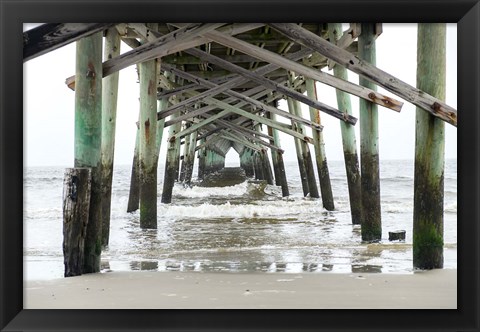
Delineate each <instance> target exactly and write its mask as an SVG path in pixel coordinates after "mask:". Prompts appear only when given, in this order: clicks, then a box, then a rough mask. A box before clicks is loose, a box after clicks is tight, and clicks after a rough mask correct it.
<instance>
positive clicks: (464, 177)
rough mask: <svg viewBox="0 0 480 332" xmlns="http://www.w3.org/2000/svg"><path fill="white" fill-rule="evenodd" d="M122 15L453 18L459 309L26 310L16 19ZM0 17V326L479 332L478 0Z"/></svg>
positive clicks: (109, 7)
mask: <svg viewBox="0 0 480 332" xmlns="http://www.w3.org/2000/svg"><path fill="white" fill-rule="evenodd" d="M123 21H129V22H130V21H134V22H151V21H157V22H162V21H163V22H165V21H172V22H215V21H222V22H253V21H262V22H273V21H281V22H299V21H304V22H308V21H310V22H314V21H315V22H319V21H323V22H374V21H377V22H385V23H390V22H405V23H410V22H451V23H458V49H459V52H458V80H459V84H458V114H459V116H458V119H459V122H458V130H459V133H458V173H459V177H458V188H459V198H458V205H459V209H458V237H459V240H458V257H459V258H460V259H459V260H458V309H457V310H281V311H280V310H218V311H215V310H122V311H120V310H23V296H22V294H23V275H22V269H23V247H22V241H23V228H22V219H23V114H22V109H23V96H22V94H23V75H22V63H23V62H22V38H21V36H22V35H21V32H22V24H23V23H36V22H123ZM0 24H1V27H0V33H1V37H0V46H1V47H0V52H1V54H0V73H1V74H0V76H1V81H0V103H1V112H0V125H1V131H0V137H1V146H0V188H1V189H0V190H1V192H0V204H1V205H0V215H1V220H0V236H1V240H0V266H1V269H0V287H1V288H0V292H1V293H0V301H1V302H0V329H1V330H2V331H70V330H72V331H73V330H75V331H90V330H96V331H120V330H121V331H127V330H132V331H145V330H148V331H155V330H159V331H180V330H189V331H190V330H206V331H211V330H222V331H223V330H249V331H256V330H259V331H267V330H268V331H270V330H293V331H300V330H315V331H317V330H318V331H337V330H338V331H413V330H421V331H479V328H480V323H479V318H478V312H479V311H480V308H479V289H480V287H479V283H480V276H479V253H480V250H479V239H480V233H479V225H478V224H479V209H478V206H479V205H480V204H479V202H480V200H479V189H480V188H479V180H480V179H479V172H478V169H479V167H480V164H479V156H480V153H479V151H480V150H479V138H480V137H479V132H480V131H479V129H478V128H480V126H479V125H480V121H479V118H480V116H479V114H480V97H479V95H480V85H479V80H480V79H479V77H480V46H479V41H480V4H479V3H478V0H460V1H459V0H456V1H455V0H424V1H412V0H407V1H400V0H393V1H389V0H387V1H352V0H348V1H347V0H337V1H333V0H330V1H321V0H317V1H313V0H310V1H307V0H298V1H284V0H271V1H267V0H256V1H247V0H217V1H215V0H209V1H208V0H196V1H189V0H170V1H143V0H140V1H133V0H129V1H106V0H100V1H91V0H81V1H59V0H51V1H45V0H39V1H29V0H27V1H13V0H9V1H7V0H0ZM399 51H401V50H399ZM439 291H441V289H439Z"/></svg>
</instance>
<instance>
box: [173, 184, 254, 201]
mask: <svg viewBox="0 0 480 332" xmlns="http://www.w3.org/2000/svg"><path fill="white" fill-rule="evenodd" d="M247 191H248V183H247V182H246V181H245V182H242V183H240V184H237V185H234V186H228V187H199V186H193V187H192V188H183V187H182V186H181V185H177V186H175V188H174V192H173V193H174V194H175V196H177V197H186V198H202V197H211V196H221V197H231V196H242V195H244V194H246V193H247Z"/></svg>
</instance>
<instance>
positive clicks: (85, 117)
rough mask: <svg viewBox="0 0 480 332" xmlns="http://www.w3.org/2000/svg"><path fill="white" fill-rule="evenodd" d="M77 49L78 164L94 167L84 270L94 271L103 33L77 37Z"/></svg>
mask: <svg viewBox="0 0 480 332" xmlns="http://www.w3.org/2000/svg"><path fill="white" fill-rule="evenodd" d="M76 52H77V53H76V66H75V140H74V141H75V151H74V155H75V167H89V168H91V170H92V184H91V194H90V210H89V216H88V225H87V232H86V237H85V255H84V265H83V273H95V272H99V271H100V255H101V252H102V188H101V138H102V33H101V32H99V33H96V34H94V35H91V36H89V37H85V38H83V39H81V40H79V41H77V45H76Z"/></svg>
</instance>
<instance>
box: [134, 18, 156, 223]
mask: <svg viewBox="0 0 480 332" xmlns="http://www.w3.org/2000/svg"><path fill="white" fill-rule="evenodd" d="M149 27H150V28H153V29H156V27H155V26H149ZM156 61H157V60H155V59H154V60H149V61H145V62H142V63H140V64H139V66H138V67H139V71H140V72H139V74H140V120H139V125H140V139H139V169H140V227H141V228H150V229H155V228H157V168H156V165H157V161H156V159H155V157H156V156H157V152H156V150H157V149H156V148H157V147H156V136H157V63H156Z"/></svg>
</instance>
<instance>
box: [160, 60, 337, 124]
mask: <svg viewBox="0 0 480 332" xmlns="http://www.w3.org/2000/svg"><path fill="white" fill-rule="evenodd" d="M163 68H164V69H166V70H169V71H171V72H172V73H174V74H175V75H177V76H179V77H182V78H185V79H187V80H190V81H193V82H196V83H198V84H200V85H203V86H206V87H209V88H217V87H218V86H219V85H217V84H215V83H213V82H209V81H206V80H204V79H202V78H200V77H197V76H195V75H192V74H189V73H187V72H184V71H182V70H179V69H176V68H175V67H173V66H171V65H167V64H164V65H163ZM272 82H273V81H272ZM274 83H275V84H277V83H276V82H274ZM292 91H294V90H292ZM224 93H225V94H227V95H229V96H232V97H235V98H237V99H240V100H242V101H244V102H246V103H248V104H250V105H253V106H254V107H256V108H258V109H260V110H262V111H263V112H272V113H274V114H277V115H280V116H283V117H285V118H287V119H290V120H293V121H296V122H299V123H303V124H305V125H307V126H309V127H311V128H315V129H317V130H322V128H323V126H322V125H319V124H317V123H314V122H312V121H310V120H307V119H304V118H302V117H300V116H297V115H293V114H290V113H288V112H285V111H282V110H279V109H278V108H276V107H272V106H269V105H266V104H264V103H262V102H261V101H258V100H256V99H254V98H250V97H248V96H245V95H244V94H242V93H239V92H236V91H233V90H226V91H224ZM337 112H339V113H340V111H337Z"/></svg>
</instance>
